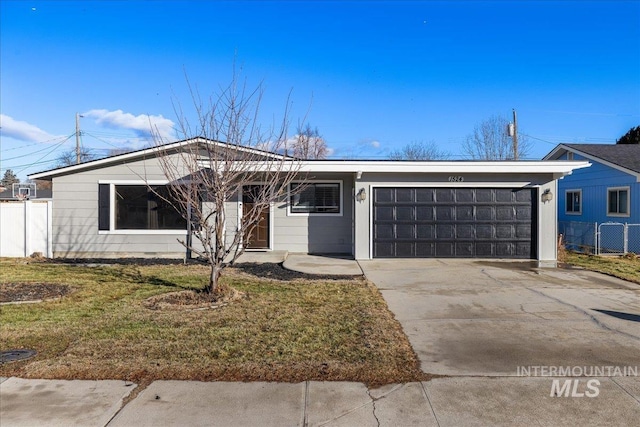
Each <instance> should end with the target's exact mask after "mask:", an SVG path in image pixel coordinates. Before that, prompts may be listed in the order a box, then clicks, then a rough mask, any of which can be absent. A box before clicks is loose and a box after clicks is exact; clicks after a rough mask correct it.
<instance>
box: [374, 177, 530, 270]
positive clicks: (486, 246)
mask: <svg viewBox="0 0 640 427" xmlns="http://www.w3.org/2000/svg"><path fill="white" fill-rule="evenodd" d="M532 194H537V193H535V190H533V191H532V190H531V189H504V188H462V189H461V188H374V196H373V200H374V203H373V209H374V214H373V218H374V225H373V228H374V242H373V243H374V245H373V247H374V257H385V258H392V257H443V258H445V257H464V258H471V257H486V258H492V257H501V258H502V257H504V258H514V257H517V258H532V257H535V254H534V248H535V245H534V239H535V236H536V228H535V212H536V211H535V200H536V199H535V197H532Z"/></svg>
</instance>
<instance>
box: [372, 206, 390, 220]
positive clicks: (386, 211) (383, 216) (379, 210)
mask: <svg viewBox="0 0 640 427" xmlns="http://www.w3.org/2000/svg"><path fill="white" fill-rule="evenodd" d="M374 219H375V220H376V221H393V220H394V219H395V218H394V217H393V207H391V206H377V207H375V208H374Z"/></svg>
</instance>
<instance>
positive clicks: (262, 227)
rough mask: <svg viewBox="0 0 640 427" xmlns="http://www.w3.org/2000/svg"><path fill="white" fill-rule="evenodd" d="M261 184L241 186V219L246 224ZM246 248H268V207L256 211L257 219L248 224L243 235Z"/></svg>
mask: <svg viewBox="0 0 640 427" xmlns="http://www.w3.org/2000/svg"><path fill="white" fill-rule="evenodd" d="M261 189H262V186H260V185H245V186H244V187H243V188H242V221H243V223H245V224H247V223H248V222H249V221H250V218H249V217H250V216H251V215H252V213H253V210H254V207H255V198H256V195H257V194H259V192H260V190H261ZM245 228H246V226H245ZM244 245H245V247H246V248H247V249H269V207H268V206H267V207H266V208H264V209H262V211H261V212H259V213H258V221H257V223H254V224H252V225H250V226H249V229H248V230H247V231H246V234H245V236H244Z"/></svg>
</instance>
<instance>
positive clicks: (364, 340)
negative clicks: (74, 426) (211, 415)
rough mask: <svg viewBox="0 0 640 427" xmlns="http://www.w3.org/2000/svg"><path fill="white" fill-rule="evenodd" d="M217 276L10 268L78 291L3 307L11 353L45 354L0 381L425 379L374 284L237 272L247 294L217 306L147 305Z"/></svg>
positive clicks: (7, 368)
mask: <svg viewBox="0 0 640 427" xmlns="http://www.w3.org/2000/svg"><path fill="white" fill-rule="evenodd" d="M274 268H281V267H279V266H274ZM206 277H207V268H206V267H205V266H201V265H193V264H192V265H186V266H185V265H107V266H94V267H87V266H80V265H68V264H58V263H54V262H31V261H25V260H7V259H3V260H0V283H40V282H45V283H57V284H65V285H68V286H70V287H71V288H73V292H72V293H70V294H68V295H66V296H64V297H62V298H61V299H58V300H53V301H45V302H41V303H37V304H18V305H3V306H2V307H0V324H1V325H2V327H1V328H0V347H1V349H2V350H8V349H16V348H29V349H34V350H37V351H38V356H37V357H35V358H34V359H30V360H27V361H22V362H11V363H5V364H4V365H2V366H0V376H20V377H23V378H61V379H123V380H131V381H138V382H139V381H148V380H155V379H181V380H202V381H208V380H225V381H257V380H259V381H287V382H298V381H303V380H328V381H333V380H335V381H337V380H340V381H361V382H365V383H368V384H370V385H380V384H386V383H394V382H406V381H416V380H420V379H426V378H425V376H424V374H422V373H421V371H420V369H419V362H418V359H417V357H416V355H415V353H414V352H413V350H412V348H411V345H410V344H409V341H408V339H407V337H406V336H405V335H404V333H403V332H402V328H401V327H400V325H399V323H398V322H397V321H396V320H395V319H394V317H393V315H392V314H391V313H390V312H389V310H388V309H387V306H386V304H385V302H384V300H383V299H382V297H381V295H380V293H379V292H378V290H377V289H376V288H375V286H373V285H372V284H371V283H370V282H368V281H366V280H364V279H358V278H356V279H349V280H327V279H324V280H315V279H314V280H310V279H308V278H302V279H295V280H288V281H282V280H273V279H265V278H261V277H256V276H254V275H251V274H249V273H246V272H243V271H242V270H241V269H230V270H227V271H225V275H224V278H223V280H225V281H226V282H227V283H228V284H229V285H230V286H232V287H234V288H236V289H238V290H239V291H242V292H245V293H246V294H247V295H248V297H247V298H245V299H243V300H239V301H234V302H232V303H230V304H228V305H227V306H224V307H221V308H218V309H214V310H212V309H207V310H190V309H181V310H150V309H148V308H146V307H145V306H144V305H143V303H144V301H145V300H147V299H148V298H150V297H152V296H155V295H159V294H162V293H167V292H172V291H176V290H183V289H188V288H199V287H202V285H203V284H204V283H205V280H206Z"/></svg>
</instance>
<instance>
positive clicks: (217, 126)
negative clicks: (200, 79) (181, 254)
mask: <svg viewBox="0 0 640 427" xmlns="http://www.w3.org/2000/svg"><path fill="white" fill-rule="evenodd" d="M189 89H190V90H191V100H192V101H193V106H194V108H195V113H194V116H195V120H189V119H188V118H187V117H186V116H185V114H184V112H183V110H182V108H181V107H180V105H176V108H175V109H176V114H177V116H178V128H179V134H180V135H181V136H182V137H184V138H185V142H184V143H183V144H179V146H178V147H177V148H176V144H164V141H162V138H161V137H160V136H159V134H158V132H155V135H154V138H155V140H156V143H157V144H158V149H159V150H160V153H159V154H160V155H159V159H160V164H161V167H162V172H163V173H164V175H165V177H166V178H167V180H168V182H169V184H168V188H169V194H170V196H171V197H167V199H172V200H170V202H171V203H172V204H173V206H174V207H175V208H176V209H177V210H178V211H179V212H181V214H182V215H183V216H184V218H185V219H187V227H188V228H189V233H188V235H187V238H186V239H183V240H180V239H179V241H180V243H181V244H182V245H184V246H185V248H186V249H187V250H188V251H191V253H192V254H195V255H197V256H198V257H200V258H202V259H203V260H204V261H206V262H207V263H208V264H209V266H210V275H209V283H208V285H207V286H206V287H205V291H206V292H207V293H209V294H210V295H211V298H212V299H216V298H218V297H219V296H221V295H224V294H225V293H226V292H227V291H228V289H224V288H223V287H222V286H221V285H220V283H219V280H218V279H219V278H220V274H221V272H222V271H223V269H224V268H225V267H227V266H228V265H231V264H233V263H234V262H235V261H236V260H237V259H238V257H239V256H240V255H241V254H242V253H243V252H244V251H245V249H246V248H247V247H248V246H251V244H252V237H253V236H254V232H255V231H257V229H258V228H259V227H261V224H260V223H261V219H262V218H264V215H265V213H266V212H267V211H268V209H269V208H270V207H271V205H272V204H274V203H277V202H283V201H286V199H287V197H288V196H289V195H290V194H291V191H290V184H292V183H293V182H294V180H295V181H298V180H301V181H304V179H305V175H304V174H302V173H300V168H301V161H300V160H299V159H295V158H293V157H289V156H286V155H281V154H277V153H278V152H284V144H285V141H286V140H287V128H288V119H287V114H288V113H287V111H286V110H285V113H284V117H283V119H282V121H281V122H280V123H279V124H277V125H272V126H271V127H270V129H268V130H266V131H263V129H262V128H261V127H260V125H259V123H258V112H259V106H260V100H261V97H262V88H261V86H258V88H257V89H255V90H253V91H250V92H249V91H247V89H246V87H245V86H244V85H238V82H237V78H235V77H234V79H233V81H232V82H231V84H230V85H229V86H228V87H226V88H222V89H221V90H220V92H219V93H217V94H214V95H213V96H212V97H211V98H210V99H209V100H208V101H207V102H206V103H205V102H203V101H202V99H201V98H200V96H199V94H198V93H197V91H195V90H194V89H193V88H192V86H191V85H190V84H189ZM166 147H173V148H172V149H171V150H169V148H166ZM266 149H268V150H266ZM293 187H295V190H292V191H293V192H296V191H302V190H303V186H302V185H296V186H293ZM238 198H241V199H240V200H239V201H241V202H242V204H241V206H242V208H241V209H242V215H241V220H240V221H239V223H236V222H237V220H236V218H237V217H236V215H235V212H234V215H229V214H228V209H229V206H230V203H231V202H233V204H234V205H235V203H236V201H238ZM225 230H226V231H225Z"/></svg>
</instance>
